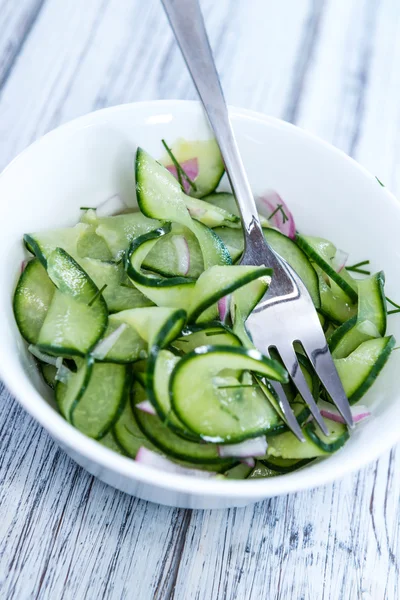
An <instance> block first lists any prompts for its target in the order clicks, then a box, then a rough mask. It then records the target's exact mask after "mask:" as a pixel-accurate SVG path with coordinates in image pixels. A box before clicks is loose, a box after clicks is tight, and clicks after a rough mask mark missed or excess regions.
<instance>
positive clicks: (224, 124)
mask: <svg viewBox="0 0 400 600" xmlns="http://www.w3.org/2000/svg"><path fill="white" fill-rule="evenodd" d="M161 1H162V3H163V6H164V9H165V12H166V14H167V17H168V19H169V22H170V24H171V27H172V30H173V32H174V35H175V38H176V40H177V42H178V44H179V47H180V49H181V52H182V54H183V57H184V59H185V61H186V64H187V66H188V69H189V72H190V74H191V76H192V80H193V83H194V84H195V86H196V89H197V91H198V94H199V96H200V99H201V101H202V103H203V106H204V109H205V111H206V114H207V116H208V120H209V122H210V124H211V127H212V129H213V131H214V134H215V137H216V140H217V142H218V145H219V147H220V150H221V154H222V157H223V160H224V163H225V167H226V172H227V175H228V178H229V182H230V184H231V187H232V190H233V193H234V196H235V198H236V202H237V204H238V207H239V210H240V214H241V218H242V225H243V229H244V234H245V253H246V254H251V257H253V256H254V259H256V258H257V256H258V254H259V252H258V251H259V250H261V248H262V249H263V253H264V257H265V253H266V247H267V251H268V252H269V253H270V254H271V256H270V259H271V260H270V263H269V265H268V266H273V265H275V264H276V261H277V258H276V256H275V254H274V253H273V251H272V250H271V249H270V248H269V247H268V246H267V244H266V242H265V240H264V235H263V233H262V228H261V224H260V219H259V217H258V212H257V208H256V204H255V202H254V197H253V194H252V191H251V188H250V184H249V181H248V179H247V175H246V172H245V170H244V166H243V162H242V159H241V157H240V154H239V149H238V146H237V143H236V140H235V135H234V133H233V129H232V125H231V123H230V120H229V115H228V109H227V106H226V102H225V98H224V94H223V91H222V88H221V83H220V80H219V77H218V72H217V69H216V66H215V62H214V58H213V55H212V51H211V47H210V42H209V40H208V37H207V32H206V28H205V25H204V20H203V15H202V13H201V10H200V6H199V2H198V0H161Z"/></svg>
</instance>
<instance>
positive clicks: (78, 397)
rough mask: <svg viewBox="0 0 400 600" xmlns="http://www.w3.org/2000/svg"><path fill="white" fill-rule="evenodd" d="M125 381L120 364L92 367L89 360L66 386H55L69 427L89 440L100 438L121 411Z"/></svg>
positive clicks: (124, 372) (125, 387)
mask: <svg viewBox="0 0 400 600" xmlns="http://www.w3.org/2000/svg"><path fill="white" fill-rule="evenodd" d="M129 381H130V378H129V376H128V371H127V368H126V367H125V366H124V365H117V364H112V363H98V364H94V365H93V363H92V362H91V361H90V359H89V360H86V361H85V362H84V364H83V366H82V367H81V368H80V369H78V371H77V373H74V374H72V375H71V376H70V377H69V380H68V383H67V384H63V383H58V384H57V386H56V398H57V402H58V405H59V407H60V410H61V412H62V413H63V414H64V416H65V417H66V418H67V419H68V420H69V421H70V422H71V423H72V425H74V426H75V427H76V428H77V429H79V430H80V431H82V433H85V434H86V435H88V436H89V437H92V438H94V439H101V438H102V437H103V436H105V435H106V434H107V433H108V432H109V431H110V429H111V428H112V426H113V425H114V423H115V422H116V421H117V420H118V418H119V416H120V414H121V412H122V409H123V407H124V403H125V401H126V397H127V389H128V385H129Z"/></svg>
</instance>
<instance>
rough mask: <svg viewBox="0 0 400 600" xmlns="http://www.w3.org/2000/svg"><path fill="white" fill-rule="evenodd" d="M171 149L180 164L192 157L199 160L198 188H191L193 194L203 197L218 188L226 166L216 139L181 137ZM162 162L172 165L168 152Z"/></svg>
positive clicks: (196, 183) (196, 179) (195, 180)
mask: <svg viewBox="0 0 400 600" xmlns="http://www.w3.org/2000/svg"><path fill="white" fill-rule="evenodd" d="M171 151H172V153H173V155H174V156H175V158H176V160H177V161H178V163H180V164H181V163H184V162H186V161H188V160H191V159H196V160H197V166H198V175H197V177H196V178H195V179H194V183H195V186H196V189H192V188H190V191H189V193H190V195H191V196H194V197H196V198H202V197H203V196H206V195H207V194H210V193H211V192H213V191H214V190H215V189H216V188H217V186H218V184H219V182H220V180H221V177H222V175H223V174H224V171H225V168H224V163H223V161H222V157H221V152H220V150H219V147H218V144H217V142H216V141H215V139H211V140H201V141H195V142H193V141H187V140H184V139H182V138H181V139H179V140H177V141H176V142H175V143H174V144H173V146H172V147H171ZM162 163H163V164H164V165H165V166H167V165H171V158H170V156H169V155H168V154H166V155H165V157H164V158H163V160H162Z"/></svg>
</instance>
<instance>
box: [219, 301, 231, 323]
mask: <svg viewBox="0 0 400 600" xmlns="http://www.w3.org/2000/svg"><path fill="white" fill-rule="evenodd" d="M229 300H230V296H229V295H228V296H224V297H223V298H220V299H219V300H218V313H219V320H220V321H221V323H225V321H226V317H227V316H228V312H229Z"/></svg>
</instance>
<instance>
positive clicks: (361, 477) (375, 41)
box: [0, 0, 400, 600]
mask: <svg viewBox="0 0 400 600" xmlns="http://www.w3.org/2000/svg"><path fill="white" fill-rule="evenodd" d="M203 8H204V13H205V17H206V21H207V25H208V28H209V31H210V36H211V41H212V45H213V48H214V51H215V55H216V60H217V63H218V67H219V70H220V73H221V76H222V81H223V85H224V88H225V90H226V96H227V99H228V101H229V102H230V103H231V104H236V105H238V106H244V107H248V108H253V109H256V110H260V111H263V112H266V113H268V114H272V115H276V116H278V117H282V118H283V119H287V120H289V121H292V122H293V123H296V124H298V125H300V126H302V127H305V128H306V129H308V130H309V131H312V132H315V133H316V134H318V135H319V136H322V137H323V138H325V139H326V140H328V141H329V142H332V143H333V144H335V145H337V146H339V147H340V148H342V149H343V150H344V151H345V152H347V153H349V154H351V155H352V156H354V157H355V158H356V159H357V160H359V161H360V162H361V163H362V164H364V165H365V166H366V167H367V168H369V169H370V170H371V171H372V172H373V173H374V174H376V175H378V176H379V178H380V179H381V180H382V181H383V182H385V184H386V185H387V186H388V187H389V188H391V189H392V190H393V191H394V192H398V191H399V185H400V181H399V177H400V169H398V168H397V167H398V162H399V153H400V68H399V64H400V5H399V2H398V0H325V1H324V0H280V1H279V2H276V1H273V0H218V1H217V0H204V2H203ZM0 32H1V35H0V167H1V168H2V167H4V166H5V165H6V164H7V163H8V162H9V161H10V160H11V159H12V158H13V157H14V156H15V155H16V154H17V153H18V152H20V151H21V150H22V149H23V148H25V146H27V145H28V144H30V143H31V142H32V141H33V140H35V139H36V138H38V137H39V136H41V135H42V134H44V133H45V132H47V131H48V130H50V129H52V128H53V127H56V126H58V125H59V124H60V123H63V122H65V121H68V120H69V119H72V118H74V117H76V116H78V115H81V114H83V113H86V112H89V111H92V110H95V109H98V108H102V107H104V106H110V105H114V104H119V103H122V102H131V101H137V100H148V99H156V98H195V92H194V90H193V87H192V85H191V82H190V80H189V77H188V75H187V73H186V71H185V68H184V66H183V62H182V59H181V57H180V55H179V53H178V50H177V48H176V45H175V43H174V42H173V40H172V37H171V34H170V31H169V29H168V27H167V23H166V19H165V17H164V14H163V12H162V10H161V7H160V5H159V2H158V0H147V1H145V0H129V1H128V0H69V1H68V2H65V1H63V0H18V1H16V0H0ZM1 202H7V198H1ZM377 218H384V215H378V216H377ZM2 258H3V259H4V258H5V257H2ZM392 318H397V317H392ZM0 394H1V403H0V432H1V433H0V517H1V518H0V598H1V599H2V600H12V599H13V600H14V599H15V600H28V599H29V600H30V599H33V598H35V599H49V600H58V599H61V598H63V599H69V598H71V599H72V598H73V599H74V600H81V599H83V598H87V599H89V600H92V599H102V598H107V599H111V598H112V599H120V598H121V599H123V598H126V599H129V600H131V599H132V600H151V599H157V600H158V599H160V600H161V599H163V600H167V599H168V600H169V599H172V598H173V599H174V600H189V599H193V600H194V599H199V600H214V599H215V600H233V599H239V600H245V599H246V600H247V599H251V600H258V599H260V600H261V599H263V600H264V599H268V600H274V599H276V600H278V599H280V600H289V599H290V600H319V599H323V600H397V599H398V598H399V593H400V592H399V587H398V578H399V569H400V538H399V532H400V527H399V495H400V494H399V493H400V476H399V471H400V452H399V450H398V449H397V451H396V449H393V450H392V451H391V452H390V453H389V454H386V455H385V456H383V457H382V458H381V460H380V461H379V462H377V463H375V464H371V465H370V466H369V467H368V468H366V469H365V470H363V471H361V472H359V473H355V474H354V475H352V476H349V477H347V478H346V479H344V480H343V481H341V482H337V483H335V484H334V485H330V486H326V487H324V488H319V489H316V490H313V491H310V492H305V493H301V494H295V495H292V496H288V497H282V498H277V499H270V500H266V501H265V502H263V503H259V504H257V505H255V506H249V507H247V508H242V509H232V510H227V511H216V512H209V511H205V512H195V511H193V512H190V511H186V510H181V509H173V508H166V507H162V506H156V505H154V504H148V503H146V502H143V501H140V500H137V499H135V498H131V497H129V496H126V495H124V494H122V493H120V492H117V491H115V490H114V489H112V488H110V487H107V486H106V485H104V484H102V483H100V482H99V481H97V480H96V479H94V478H93V477H91V476H89V475H88V474H87V473H86V472H84V471H82V469H80V468H79V467H77V466H76V465H75V464H74V463H73V462H72V461H71V460H70V459H69V458H67V457H66V455H65V454H64V453H63V452H62V451H61V450H60V449H59V448H58V447H57V446H56V445H55V444H54V443H53V441H52V440H51V439H50V438H49V436H48V435H47V434H46V433H45V432H44V431H43V430H42V429H41V428H40V427H39V426H38V425H36V424H35V423H34V422H33V420H32V419H31V418H30V417H29V416H27V415H26V414H25V412H24V411H23V410H21V408H20V407H19V406H18V404H17V403H16V401H15V400H14V399H13V398H11V397H10V396H9V394H8V393H7V390H6V389H4V387H1V385H0ZM377 435H384V432H379V431H377Z"/></svg>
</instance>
